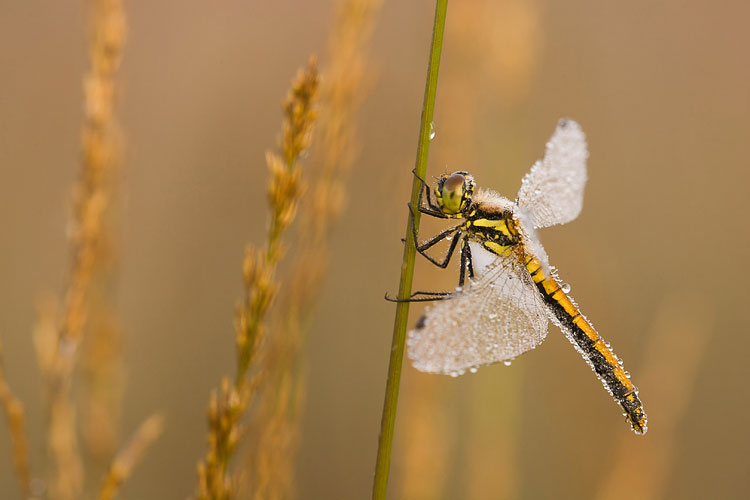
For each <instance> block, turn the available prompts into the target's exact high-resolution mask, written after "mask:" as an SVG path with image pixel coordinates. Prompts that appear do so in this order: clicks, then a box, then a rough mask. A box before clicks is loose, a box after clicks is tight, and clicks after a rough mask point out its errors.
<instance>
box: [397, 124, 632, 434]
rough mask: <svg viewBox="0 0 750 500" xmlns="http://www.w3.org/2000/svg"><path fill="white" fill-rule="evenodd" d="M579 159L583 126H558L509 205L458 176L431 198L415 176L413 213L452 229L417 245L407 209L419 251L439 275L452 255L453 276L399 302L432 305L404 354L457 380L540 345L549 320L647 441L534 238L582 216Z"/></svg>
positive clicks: (616, 372)
mask: <svg viewBox="0 0 750 500" xmlns="http://www.w3.org/2000/svg"><path fill="white" fill-rule="evenodd" d="M587 158H588V151H587V146H586V137H585V135H584V133H583V131H582V130H581V127H580V126H579V125H578V123H576V122H575V121H573V120H570V119H562V120H560V121H559V123H558V124H557V128H556V129H555V131H554V133H553V135H552V137H551V139H550V140H549V142H548V143H547V145H546V150H545V154H544V158H543V159H542V160H540V161H537V162H536V163H535V164H534V165H533V166H532V168H531V170H530V171H529V173H527V174H526V175H525V176H524V178H523V181H522V184H521V189H520V190H519V192H518V195H517V197H516V199H515V201H511V200H509V199H507V198H504V197H502V196H501V195H499V194H498V193H496V192H495V191H491V190H486V189H476V186H475V181H474V178H473V177H472V175H471V174H469V173H468V172H465V171H458V172H453V173H452V174H443V175H441V176H440V177H439V178H438V179H437V181H436V183H435V186H434V193H433V194H434V199H433V196H432V194H431V193H430V189H429V188H428V186H427V183H426V182H425V181H424V179H421V178H420V179H419V180H420V181H421V183H422V185H421V188H420V195H419V203H418V206H417V207H416V208H417V210H419V212H421V213H423V214H426V215H428V216H432V217H436V218H439V219H457V220H459V221H460V223H459V224H458V225H455V226H453V227H450V228H448V229H446V230H444V231H442V232H440V233H439V234H437V235H435V236H433V237H432V238H430V239H429V240H427V241H423V242H420V241H419V239H418V235H417V231H416V228H415V225H414V223H413V222H414V215H415V214H414V209H413V207H412V206H411V205H409V209H410V215H411V218H412V219H411V221H412V224H411V227H412V233H413V238H414V243H415V245H416V248H417V251H418V252H419V253H420V254H421V255H423V256H424V257H426V258H427V260H429V261H430V262H431V263H432V264H434V265H436V266H438V267H440V268H443V269H445V268H446V267H447V266H448V264H449V262H450V261H451V258H452V257H453V255H454V253H455V250H456V248H459V254H460V257H459V258H460V271H459V283H458V287H457V288H456V290H455V291H453V292H415V293H414V294H412V296H411V297H410V298H407V299H402V300H404V301H409V302H421V301H426V302H432V304H431V305H429V306H428V307H427V308H426V310H425V312H424V314H423V315H422V316H421V317H420V318H419V319H418V320H417V322H416V325H415V327H414V329H413V330H411V331H410V332H409V333H408V337H407V350H408V355H409V358H411V360H412V363H413V365H414V367H415V368H416V369H418V370H420V371H424V372H429V373H440V374H447V375H452V376H454V377H455V376H458V375H461V374H463V373H465V372H466V371H470V372H476V371H477V369H478V368H479V367H481V366H484V365H489V364H493V363H498V362H504V363H505V364H510V361H512V360H513V359H514V358H516V357H517V356H519V355H520V354H523V353H525V352H527V351H529V350H531V349H533V348H535V347H536V346H538V345H539V344H540V343H541V342H542V341H543V340H544V339H545V337H546V336H547V328H548V321H552V323H554V324H555V325H557V326H558V327H559V328H560V330H562V332H563V333H564V334H565V336H566V337H567V338H568V340H569V341H570V342H571V343H572V344H573V346H574V347H575V349H576V350H577V351H578V352H579V353H580V354H581V356H582V357H583V359H584V360H585V361H586V362H587V363H588V364H589V366H590V367H591V368H592V370H593V371H594V372H595V373H596V375H597V377H598V378H599V379H600V380H601V382H602V384H603V385H604V388H605V389H606V390H607V391H608V392H609V393H610V395H612V396H613V398H614V399H615V401H616V402H617V403H618V404H619V405H620V406H621V407H622V409H623V411H624V416H625V417H626V419H627V421H628V422H629V423H630V425H631V427H632V429H633V431H635V433H636V434H645V433H646V430H647V420H646V414H645V412H644V410H643V404H642V403H641V400H640V398H639V396H638V389H637V388H636V387H635V385H633V383H632V382H631V380H630V374H629V373H628V372H627V371H626V370H625V368H624V367H623V364H622V362H621V361H620V359H619V358H618V357H617V356H616V355H615V353H614V352H613V351H612V349H611V347H610V345H609V344H608V343H607V342H605V341H604V340H603V339H602V337H601V336H600V335H599V333H598V332H597V331H596V329H595V328H594V327H593V325H592V324H591V322H590V321H589V320H588V319H587V318H586V317H585V316H584V315H583V314H582V313H581V311H580V309H579V307H578V305H577V304H576V302H575V301H574V300H573V298H572V297H571V296H570V286H569V285H568V284H566V283H565V282H563V281H562V280H561V279H560V277H559V276H558V273H557V270H556V269H555V268H554V267H552V266H550V264H549V259H548V257H547V254H546V253H545V251H544V248H543V247H542V245H541V243H540V242H539V239H538V237H537V235H536V230H537V229H541V228H545V227H549V226H554V225H557V224H565V223H567V222H570V221H572V220H573V219H575V218H576V217H578V215H579V214H580V212H581V209H582V206H583V189H584V185H585V183H586V160H587ZM415 175H416V174H415ZM445 240H448V241H450V244H449V246H448V249H447V251H446V253H445V255H444V256H443V257H442V258H440V259H437V258H434V257H432V256H431V255H430V253H429V252H428V250H429V249H430V248H432V247H434V246H435V245H437V244H438V243H440V242H441V241H445Z"/></svg>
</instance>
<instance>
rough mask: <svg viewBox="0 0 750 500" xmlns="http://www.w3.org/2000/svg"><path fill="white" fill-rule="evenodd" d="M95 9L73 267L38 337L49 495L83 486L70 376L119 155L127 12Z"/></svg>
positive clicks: (102, 0)
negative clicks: (118, 103) (51, 330)
mask: <svg viewBox="0 0 750 500" xmlns="http://www.w3.org/2000/svg"><path fill="white" fill-rule="evenodd" d="M92 11H93V12H92V32H91V37H90V54H89V55H90V69H89V73H88V74H87V75H86V77H85V79H84V93H85V105H84V114H85V118H84V125H83V131H82V149H83V154H82V165H81V170H80V174H79V179H78V182H77V183H76V185H75V187H74V190H73V214H72V217H71V220H70V236H69V239H70V241H69V248H70V250H69V252H70V268H69V270H68V277H67V285H66V289H65V292H64V296H63V297H64V298H63V301H62V310H61V314H60V317H59V320H58V322H57V327H56V335H55V336H54V340H52V342H51V344H52V345H49V344H50V342H49V339H48V340H46V341H39V342H37V347H38V349H37V357H38V359H39V364H40V368H41V370H42V372H43V374H44V378H45V383H46V388H47V398H48V407H49V410H48V411H49V419H48V420H49V430H48V434H49V437H48V440H49V441H48V446H49V449H50V454H51V456H52V459H53V461H54V472H53V474H54V476H53V477H52V478H50V480H49V481H48V483H49V488H50V496H51V497H52V498H55V499H61V500H66V499H73V498H78V497H79V496H80V494H81V492H82V489H83V480H84V469H83V464H82V461H81V457H80V453H79V450H78V442H77V435H76V425H75V422H76V417H75V409H74V406H73V402H72V399H71V395H70V392H71V384H72V381H71V378H72V373H73V370H74V367H75V365H76V361H77V358H78V351H79V347H80V344H81V340H82V338H83V335H84V328H85V325H86V320H87V317H88V315H89V303H88V299H89V295H90V289H91V280H92V276H93V274H94V273H95V271H96V270H97V269H98V267H99V266H100V265H101V260H102V257H101V252H102V241H103V240H104V238H103V235H102V220H103V217H104V213H105V212H106V210H107V207H108V205H109V201H110V198H111V193H110V190H111V189H110V184H109V180H110V178H111V175H112V170H113V168H114V163H115V159H116V158H117V156H118V154H117V147H116V144H117V141H116V140H115V137H116V124H115V118H114V101H115V90H116V76H117V70H118V69H119V66H120V59H121V54H122V47H123V44H124V41H125V16H124V12H123V9H122V4H121V1H120V0H94V2H93V4H92ZM44 321H45V320H44V318H41V319H40V322H41V323H43V322H44Z"/></svg>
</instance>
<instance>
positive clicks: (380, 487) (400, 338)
mask: <svg viewBox="0 0 750 500" xmlns="http://www.w3.org/2000/svg"><path fill="white" fill-rule="evenodd" d="M447 9H448V0H437V1H436V5H435V24H434V26H433V30H432V43H431V44H430V62H429V66H428V67H427V84H426V86H425V91H424V104H423V105H422V123H421V124H420V128H419V143H418V146H417V160H416V167H415V169H414V172H415V173H416V174H417V175H418V176H419V177H421V178H423V179H424V177H425V172H426V171H427V156H428V153H429V150H430V135H431V133H432V115H433V112H434V110H435V95H436V93H437V81H438V69H439V68H440V54H441V52H442V49H443V31H444V29H445V16H446V11H447ZM421 188H422V184H421V182H420V181H419V179H417V177H416V176H415V177H414V180H413V184H412V190H411V206H412V207H414V212H415V213H414V218H413V219H412V218H411V217H408V219H407V223H406V237H405V243H404V260H403V264H402V265H401V282H400V284H399V287H398V297H399V299H406V298H408V297H409V295H410V294H411V284H412V278H413V277H414V260H415V255H416V248H415V247H414V239H413V238H412V228H411V224H412V223H413V224H414V226H415V227H417V228H419V220H420V215H421V214H420V213H419V212H418V211H417V210H416V207H417V203H418V202H419V191H420V189H421ZM412 221H413V222H412ZM408 320H409V303H408V302H399V303H398V304H396V317H395V320H394V324H393V342H392V344H391V360H390V364H389V366H388V381H387V383H386V389H385V402H384V403H383V419H382V421H381V424H380V437H379V439H378V458H377V463H376V466H375V482H374V484H373V488H372V498H373V500H385V497H386V491H387V489H388V473H389V469H390V465H391V448H392V447H393V428H394V424H395V422H396V406H397V405H398V390H399V383H400V381H401V365H402V362H403V359H404V340H405V337H406V324H407V321H408Z"/></svg>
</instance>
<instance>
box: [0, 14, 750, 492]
mask: <svg viewBox="0 0 750 500" xmlns="http://www.w3.org/2000/svg"><path fill="white" fill-rule="evenodd" d="M337 3H338V2H333V1H332V2H306V1H301V0H282V1H278V2H222V3H216V2H213V3H209V2H196V1H191V0H187V1H184V2H126V3H125V5H124V7H125V11H126V16H127V25H128V30H127V31H128V36H127V41H126V42H125V46H124V49H123V51H124V52H123V62H122V69H121V71H120V75H119V85H120V87H119V91H118V94H117V112H116V113H117V116H118V119H119V123H120V129H121V132H122V143H123V145H124V148H123V151H124V154H123V158H122V167H121V170H120V174H119V177H120V179H121V184H120V186H119V187H118V190H119V193H120V194H118V196H117V202H116V206H115V220H116V222H117V224H116V228H117V235H116V242H117V247H116V254H117V259H118V264H117V267H116V271H117V278H116V280H115V295H116V310H117V316H118V317H119V318H120V322H121V330H122V336H123V342H124V353H123V357H124V366H125V382H124V383H125V385H124V394H123V399H122V425H121V429H122V431H121V433H122V436H123V437H125V436H128V435H130V434H131V433H132V431H133V430H134V429H135V428H136V427H137V426H138V425H139V424H140V423H141V422H142V421H143V419H144V418H145V417H146V416H148V415H150V414H151V413H153V412H154V411H161V412H163V414H164V415H165V417H166V420H165V429H164V433H163V435H162V436H161V438H160V439H159V440H158V441H157V442H156V443H155V444H154V445H153V447H152V449H151V450H150V451H149V453H148V454H147V455H146V456H145V458H144V459H143V461H142V462H141V463H140V464H139V465H138V466H137V468H136V469H135V471H134V474H133V477H132V478H130V479H129V480H128V481H127V483H126V484H124V486H123V489H122V493H121V496H120V498H125V499H146V498H148V499H150V498H159V499H161V498H164V499H169V498H175V499H183V498H185V497H186V496H188V495H190V494H192V493H193V491H194V490H195V484H196V474H195V469H196V464H197V462H198V461H199V460H200V459H201V457H202V456H203V455H204V453H205V434H206V417H205V414H206V406H207V401H208V395H209V392H210V391H211V389H213V388H214V387H216V386H217V384H218V383H219V380H220V378H221V377H222V375H225V374H231V373H234V362H235V355H234V345H233V342H234V332H233V315H234V310H235V304H236V301H237V300H238V298H239V296H240V293H241V290H242V284H241V283H242V281H241V262H242V257H243V249H244V246H245V244H246V243H248V242H254V243H256V244H260V243H261V241H262V240H263V238H264V237H265V232H266V226H267V217H268V216H267V208H266V194H265V189H266V184H267V178H268V173H267V169H266V165H265V160H264V154H265V151H266V150H268V149H273V148H274V147H275V145H276V142H277V139H278V130H279V123H280V121H281V115H280V103H281V100H282V99H283V97H284V95H285V94H286V89H287V87H288V84H289V80H290V78H291V77H292V76H293V75H294V74H295V72H296V70H297V68H299V67H300V66H302V65H303V64H304V63H305V62H306V61H307V59H308V57H309V55H310V54H311V53H315V54H318V55H319V56H320V60H321V66H322V67H325V64H326V53H327V52H326V43H327V42H326V40H327V39H328V33H329V30H330V29H331V28H332V25H333V23H334V22H335V21H334V19H335V16H334V14H333V13H334V11H335V8H336V5H337ZM71 7H72V8H71ZM433 8H434V4H433V2H430V1H425V0H419V1H415V2H384V3H383V5H382V8H381V9H380V11H379V12H376V14H377V19H376V20H375V21H376V24H375V31H374V33H373V35H372V40H371V42H370V44H369V52H368V53H369V63H368V64H369V73H368V74H369V81H368V84H367V85H366V86H365V87H364V89H363V90H362V92H363V93H364V92H366V93H367V94H366V95H363V98H364V103H363V106H362V108H361V110H360V112H359V115H358V117H357V122H358V129H357V130H358V131H357V138H356V141H357V143H358V144H359V149H358V158H357V160H356V162H355V164H354V167H353V171H352V176H351V181H350V182H349V188H348V190H347V191H348V192H347V199H348V206H347V208H346V209H345V211H344V213H343V216H342V218H341V220H340V222H339V224H338V226H337V227H336V229H335V230H334V235H333V241H332V244H331V248H330V260H331V262H332V263H334V264H333V265H332V266H331V267H330V268H329V270H328V272H327V276H326V281H325V286H324V287H323V289H322V290H321V291H320V292H319V293H320V296H319V309H318V313H317V315H316V317H315V320H314V322H313V325H312V327H311V330H310V332H309V334H308V337H307V340H306V343H305V356H306V365H307V366H306V373H307V386H306V387H307V389H306V390H307V394H306V396H305V399H306V409H305V412H304V415H303V419H302V427H301V442H300V450H299V455H298V464H297V479H296V489H297V492H298V493H297V496H298V497H299V498H342V499H349V498H365V497H368V496H369V494H370V488H371V486H372V476H373V470H374V463H375V453H376V447H377V437H378V432H379V425H380V418H381V408H382V401H383V391H384V387H385V376H386V371H387V365H388V356H389V350H390V343H391V332H392V322H393V311H394V308H393V304H390V303H387V302H385V301H384V300H383V293H384V292H385V291H391V292H394V291H395V290H396V289H397V286H398V282H397V280H398V275H399V269H400V262H401V253H402V245H401V243H400V241H399V239H400V238H401V237H403V233H404V227H405V222H406V214H407V212H406V207H405V203H406V200H407V199H408V196H409V192H410V189H411V180H412V178H411V173H410V171H411V169H412V167H413V161H414V154H415V147H416V141H417V134H418V125H419V116H420V110H421V105H422V93H423V90H424V78H425V71H426V65H427V56H428V52H427V51H428V43H429V37H430V30H431V27H432V17H433ZM749 16H750V5H748V4H747V3H745V2H740V1H734V2H721V3H717V2H708V1H700V2H675V1H671V2H662V3H659V4H654V3H652V2H645V1H636V2H630V3H628V4H627V5H624V4H607V3H601V2H591V1H579V0H574V1H571V2H553V1H550V0H546V1H544V0H498V1H491V0H470V1H469V0H467V1H461V2H458V1H456V2H453V4H452V5H449V7H448V21H447V27H446V34H445V42H444V44H445V45H444V53H443V62H442V66H441V73H440V83H439V87H438V99H437V105H436V111H435V129H436V137H435V139H434V140H433V141H432V145H431V153H430V161H429V168H428V173H429V175H438V174H440V173H443V172H444V171H446V170H447V171H453V170H463V169H465V170H469V171H471V172H472V173H473V174H474V176H475V177H476V179H477V182H478V184H479V185H480V186H486V187H492V188H494V189H496V190H498V191H499V192H500V193H502V194H504V195H505V196H508V197H511V198H512V197H514V196H515V192H516V191H517V189H518V187H519V186H520V180H521V177H522V176H523V175H524V173H525V172H526V171H527V170H528V169H529V167H530V166H531V164H532V163H533V162H534V161H535V160H536V159H538V158H540V157H541V155H542V154H543V151H544V144H545V142H546V140H547V139H548V137H549V135H550V134H551V132H552V131H553V129H554V126H555V124H556V122H557V119H558V118H560V117H561V116H570V117H571V118H574V119H575V120H577V121H578V122H579V123H580V124H581V125H582V127H583V129H584V131H585V132H586V134H587V137H588V141H589V148H590V159H589V183H588V185H587V189H586V197H585V203H584V210H583V213H582V214H581V216H580V217H579V218H578V220H576V221H575V222H573V223H571V224H569V225H567V226H564V227H559V228H552V229H549V230H546V231H543V232H542V234H541V239H542V241H543V243H544V244H545V247H546V249H547V252H548V253H549V255H550V260H551V263H552V264H553V265H555V266H557V267H558V268H559V270H560V273H561V276H562V278H563V279H564V280H566V281H567V282H569V283H571V284H572V287H573V292H572V294H573V296H574V297H575V298H576V299H577V301H578V303H579V304H580V306H581V308H582V310H583V311H584V313H585V314H587V316H588V317H589V318H590V319H591V320H592V322H593V323H594V324H595V325H596V327H597V328H598V329H599V331H600V333H601V334H602V336H603V337H604V338H605V339H607V340H608V341H610V342H611V343H612V345H613V347H614V349H615V351H616V352H617V353H618V354H619V356H620V357H621V358H622V359H623V360H624V362H625V366H626V367H627V368H628V370H629V371H630V372H631V374H632V377H633V380H634V382H635V383H636V385H638V386H639V388H640V390H641V393H640V394H641V398H642V400H643V402H644V405H645V408H646V411H647V413H648V415H649V432H648V434H647V435H646V436H645V437H637V436H635V435H633V434H632V432H631V431H630V430H629V427H628V425H627V424H626V422H625V421H624V418H623V417H621V416H620V409H619V408H618V407H617V406H616V405H615V404H613V403H612V401H611V398H610V397H609V395H607V394H606V392H604V391H603V390H602V388H601V385H600V383H599V382H598V381H597V380H596V378H595V376H594V374H593V373H591V371H590V369H589V368H588V367H587V366H586V365H585V363H584V362H583V361H582V360H581V359H580V356H579V355H578V354H577V353H576V352H575V351H574V349H573V348H572V347H571V346H570V345H569V343H568V342H567V340H566V339H565V338H564V336H563V335H561V334H560V332H559V331H558V330H557V329H556V328H555V327H553V326H551V327H550V334H549V338H548V340H547V341H546V342H545V343H544V344H543V345H542V346H540V347H539V348H538V349H536V350H535V351H534V352H532V353H529V354H527V355H525V356H522V357H520V358H519V359H517V360H516V361H514V362H513V364H512V366H511V367H505V366H502V365H499V366H492V367H488V368H484V369H482V370H480V371H479V373H477V374H476V375H466V376H464V377H460V378H458V379H455V380H454V379H451V378H448V377H440V376H427V375H423V374H420V373H417V372H415V371H414V370H413V369H412V368H411V367H410V366H408V362H405V369H404V375H403V378H402V392H401V399H400V406H399V416H398V421H397V425H396V434H395V436H396V437H395V440H396V441H395V447H394V455H393V464H392V467H391V478H392V481H391V486H390V497H391V498H409V499H411V498H419V499H432V498H435V499H453V498H474V499H491V498H503V499H506V498H507V499H512V498H529V499H531V498H607V499H609V498H613V499H614V498H681V499H682V498H696V499H698V498H745V497H746V495H747V491H748V488H749V487H750V479H748V476H747V467H748V465H747V463H748V462H747V455H748V451H750V437H748V432H747V430H746V428H745V423H746V422H747V420H748V417H747V415H748V410H750V402H748V401H749V399H748V397H749V396H750V391H749V390H748V388H747V381H746V379H747V375H748V368H747V363H746V360H745V358H746V354H745V353H746V352H747V350H748V348H749V347H750V337H748V335H747V331H748V329H747V327H746V324H745V317H744V316H743V314H744V309H746V308H747V304H746V299H747V298H748V291H747V286H746V284H747V279H745V277H744V272H743V271H742V270H741V268H740V266H741V265H743V264H742V263H743V262H745V261H746V260H747V257H748V251H747V245H748V244H749V243H750V234H749V232H748V224H747V221H746V214H747V206H748V203H747V196H748V182H750V174H749V172H750V169H749V168H748V167H750V165H749V164H748V159H747V158H748V155H747V149H748V148H747V146H748V142H749V141H750V122H749V121H748V116H749V115H750V64H748V61H747V56H746V53H745V52H746V48H747V47H748V46H750V31H748V30H747V29H746V21H747V19H748V18H749ZM87 19H88V18H87V8H86V5H85V4H84V2H76V3H75V4H73V5H72V6H71V5H69V4H63V3H55V2H51V3H45V4H44V5H43V6H42V5H41V4H38V3H35V2H10V1H2V2H0V68H1V69H0V231H2V233H1V234H0V277H1V282H2V286H1V287H0V304H2V306H1V308H0V340H2V343H3V355H4V366H5V372H6V376H7V379H8V383H9V384H10V386H11V388H12V389H13V391H14V393H15V394H16V395H17V396H18V397H19V398H20V399H21V400H22V401H23V402H24V404H25V405H26V411H27V415H28V429H29V437H30V452H31V460H32V467H33V472H34V474H35V476H41V475H43V474H44V473H45V471H46V468H47V467H48V465H45V463H46V461H45V457H46V446H45V428H46V424H45V409H44V407H45V404H44V398H43V391H42V387H43V381H42V377H41V375H40V373H39V369H38V368H37V364H36V359H35V358H36V356H35V353H34V345H33V341H32V336H31V332H32V328H33V325H34V324H35V322H36V317H37V313H36V306H35V304H36V303H37V302H38V299H39V297H40V296H41V295H42V294H43V293H44V292H52V293H59V292H60V290H61V288H62V286H63V281H64V277H65V273H66V266H67V262H68V257H67V243H66V225H67V224H68V220H69V213H70V198H71V189H72V185H73V182H74V181H75V179H76V176H77V172H78V164H79V163H80V134H81V132H80V131H81V124H82V121H83V116H84V115H83V100H84V95H83V86H82V81H83V75H84V74H85V73H86V71H87V68H88V53H87V50H88V49H87ZM323 77H324V78H325V73H323ZM311 161H315V157H314V156H313V158H311ZM303 168H304V167H303ZM437 227H438V225H437V224H433V223H428V222H427V221H425V223H424V226H423V229H424V230H425V231H426V233H424V234H428V233H427V232H429V231H431V230H432V229H435V228H437ZM451 271H455V269H454V268H451V270H448V271H444V272H442V273H441V272H436V271H434V270H433V269H430V267H429V266H427V265H425V262H424V261H418V267H417V274H416V279H415V288H416V289H428V290H432V289H440V288H448V287H452V286H454V284H455V280H456V275H455V272H451ZM613 283H616V284H615V285H613ZM419 310H420V308H418V307H415V308H414V310H413V311H412V313H411V317H412V322H413V319H414V318H416V317H417V314H418V311H419ZM10 447H11V443H10V440H9V436H8V433H7V432H5V431H3V432H0V498H16V497H17V495H18V486H17V484H16V480H15V479H14V474H13V467H12V462H11V455H10V452H9V451H7V452H6V450H10ZM241 454H242V452H240V455H241Z"/></svg>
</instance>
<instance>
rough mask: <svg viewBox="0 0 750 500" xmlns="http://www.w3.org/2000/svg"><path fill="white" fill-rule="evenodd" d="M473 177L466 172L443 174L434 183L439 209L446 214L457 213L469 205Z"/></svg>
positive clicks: (472, 188) (472, 189)
mask: <svg viewBox="0 0 750 500" xmlns="http://www.w3.org/2000/svg"><path fill="white" fill-rule="evenodd" d="M473 194H474V177H472V176H471V175H470V174H469V173H468V172H463V171H459V172H453V173H452V174H450V175H448V174H443V175H441V176H440V178H439V179H438V181H437V184H435V196H436V197H437V204H438V206H439V207H440V210H441V211H442V212H443V213H444V214H446V215H457V214H459V213H462V212H463V211H464V209H466V208H468V206H469V205H471V196H472V195H473Z"/></svg>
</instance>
